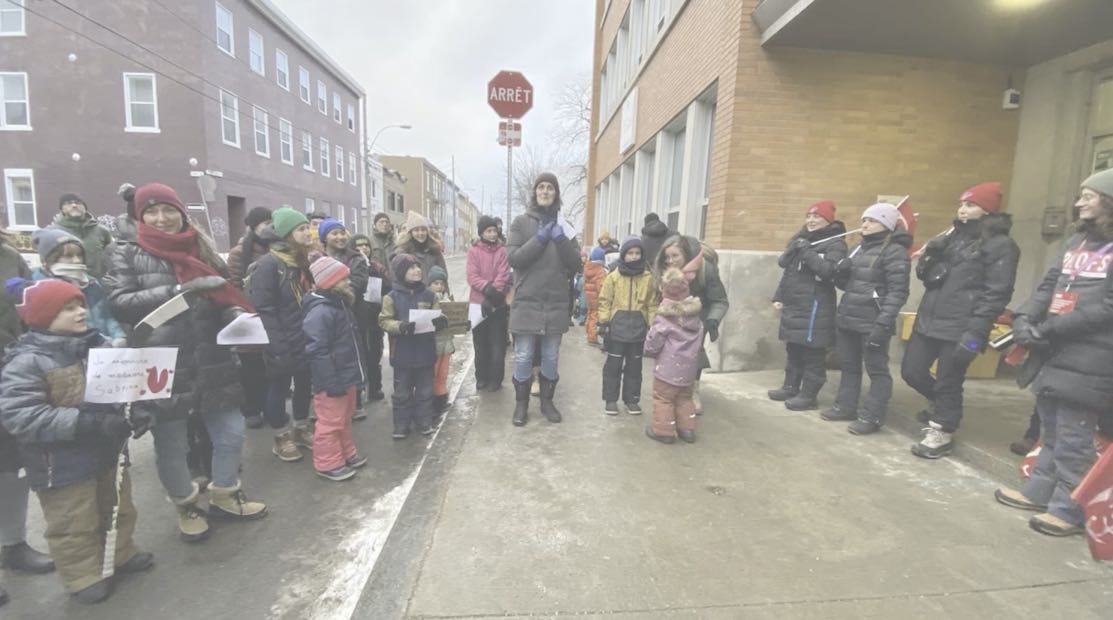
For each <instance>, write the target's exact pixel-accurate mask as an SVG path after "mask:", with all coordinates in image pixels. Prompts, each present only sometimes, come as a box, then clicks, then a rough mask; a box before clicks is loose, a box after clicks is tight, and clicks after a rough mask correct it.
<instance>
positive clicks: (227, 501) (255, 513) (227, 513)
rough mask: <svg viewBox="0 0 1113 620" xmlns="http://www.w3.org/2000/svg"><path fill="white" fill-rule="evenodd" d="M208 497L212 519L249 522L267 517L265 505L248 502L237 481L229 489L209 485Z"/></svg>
mask: <svg viewBox="0 0 1113 620" xmlns="http://www.w3.org/2000/svg"><path fill="white" fill-rule="evenodd" d="M209 497H210V498H211V499H210V501H209V510H211V511H212V513H213V516H214V517H229V518H232V519H246V520H251V519H262V518H263V517H265V516H266V515H267V505H266V504H264V503H263V502H253V501H250V500H248V499H247V495H245V494H244V492H243V490H242V489H241V488H240V482H239V481H238V480H237V481H236V484H235V485H233V486H230V487H218V486H216V485H215V484H214V485H210V486H209Z"/></svg>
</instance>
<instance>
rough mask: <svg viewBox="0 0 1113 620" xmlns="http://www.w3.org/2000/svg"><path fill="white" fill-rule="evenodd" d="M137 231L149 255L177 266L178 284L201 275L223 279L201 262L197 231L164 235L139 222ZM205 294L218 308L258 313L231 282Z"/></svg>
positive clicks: (191, 230)
mask: <svg viewBox="0 0 1113 620" xmlns="http://www.w3.org/2000/svg"><path fill="white" fill-rule="evenodd" d="M136 229H137V231H138V234H137V236H136V240H137V242H138V243H139V247H141V248H143V250H144V251H145V252H147V253H148V254H150V255H152V256H155V257H157V258H161V259H163V260H165V261H167V262H169V263H170V264H171V265H172V266H173V267H174V276H175V277H176V278H177V279H178V283H179V284H183V283H185V282H189V281H190V280H192V279H194V278H200V277H202V276H221V274H220V273H218V272H217V270H216V269H213V268H212V267H210V266H209V265H208V264H207V263H205V261H203V260H201V246H200V244H199V241H198V239H197V229H196V228H193V227H186V228H185V230H182V231H181V232H177V233H164V232H162V231H161V230H158V229H157V228H154V227H153V226H148V225H146V224H144V223H143V222H136ZM221 277H223V276H221ZM204 295H205V296H206V297H208V298H209V299H210V300H212V302H213V303H215V304H217V305H220V306H239V307H241V308H243V309H245V310H247V311H248V312H255V308H254V307H253V306H252V305H251V302H249V301H247V298H246V297H244V296H243V293H241V292H239V291H238V290H236V288H235V287H233V286H232V285H231V283H229V282H225V283H224V286H222V287H220V288H218V289H214V290H211V291H205V293H204Z"/></svg>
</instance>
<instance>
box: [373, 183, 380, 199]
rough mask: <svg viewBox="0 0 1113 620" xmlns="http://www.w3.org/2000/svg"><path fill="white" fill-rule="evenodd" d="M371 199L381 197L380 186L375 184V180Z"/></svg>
mask: <svg viewBox="0 0 1113 620" xmlns="http://www.w3.org/2000/svg"><path fill="white" fill-rule="evenodd" d="M371 197H372V198H378V197H379V184H378V183H376V182H375V179H371Z"/></svg>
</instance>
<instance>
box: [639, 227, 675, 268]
mask: <svg viewBox="0 0 1113 620" xmlns="http://www.w3.org/2000/svg"><path fill="white" fill-rule="evenodd" d="M675 234H676V233H675V232H674V231H671V230H669V227H668V225H667V224H665V223H664V222H662V221H661V220H653V221H651V222H650V223H648V224H646V225H645V226H642V256H644V257H645V262H647V263H649V264H650V265H652V264H653V262H654V261H655V260H656V259H657V253H658V252H660V251H661V246H663V245H665V240H666V239H668V238H669V237H671V236H673V235H675Z"/></svg>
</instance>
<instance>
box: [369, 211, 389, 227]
mask: <svg viewBox="0 0 1113 620" xmlns="http://www.w3.org/2000/svg"><path fill="white" fill-rule="evenodd" d="M379 220H386V221H388V222H389V221H390V216H389V215H387V214H386V213H376V214H375V217H374V218H372V219H371V225H372V226H374V225H375V224H378V223H379Z"/></svg>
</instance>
